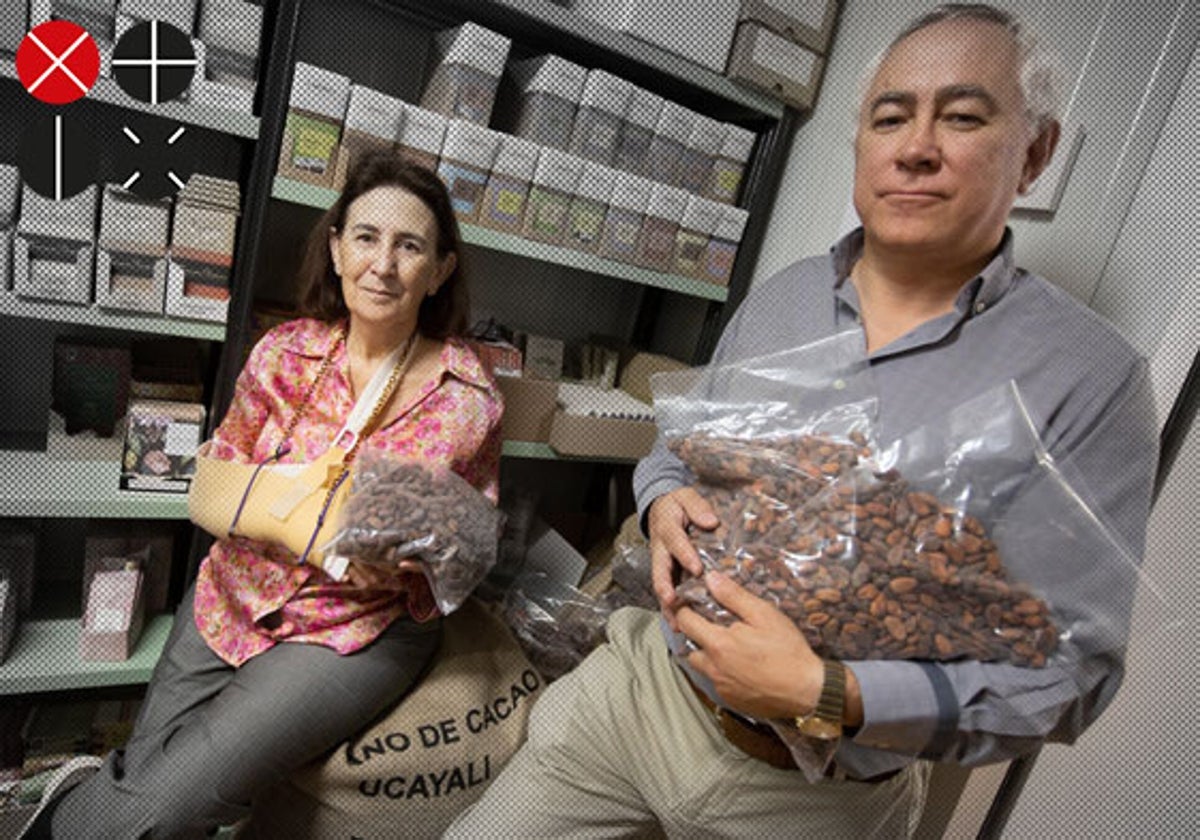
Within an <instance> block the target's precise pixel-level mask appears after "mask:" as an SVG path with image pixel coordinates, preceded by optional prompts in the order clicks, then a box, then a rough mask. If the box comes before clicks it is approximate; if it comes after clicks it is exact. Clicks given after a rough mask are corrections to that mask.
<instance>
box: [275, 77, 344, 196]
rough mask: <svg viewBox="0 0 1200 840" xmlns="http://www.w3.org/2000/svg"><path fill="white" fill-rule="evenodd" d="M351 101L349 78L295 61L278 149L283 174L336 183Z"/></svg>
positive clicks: (312, 181)
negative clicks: (336, 163) (336, 161)
mask: <svg viewBox="0 0 1200 840" xmlns="http://www.w3.org/2000/svg"><path fill="white" fill-rule="evenodd" d="M349 100H350V79H349V78H347V77H346V76H343V75H341V74H340V73H334V72H332V71H330V70H323V69H321V68H320V67H314V66H313V65H311V64H305V63H304V62H302V61H297V62H296V68H295V70H294V72H293V73H292V93H291V96H290V97H289V99H288V112H287V120H286V122H285V123H284V127H283V145H282V146H281V148H280V150H279V174H280V175H283V176H285V177H288V178H295V179H296V180H299V181H305V182H307V183H310V184H315V185H317V186H318V187H332V186H333V170H334V156H335V154H336V152H337V147H338V141H339V140H340V139H341V136H342V121H343V119H344V118H345V116H346V105H347V104H348V103H349Z"/></svg>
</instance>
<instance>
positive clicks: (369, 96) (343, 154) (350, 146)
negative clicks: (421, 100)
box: [333, 85, 404, 190]
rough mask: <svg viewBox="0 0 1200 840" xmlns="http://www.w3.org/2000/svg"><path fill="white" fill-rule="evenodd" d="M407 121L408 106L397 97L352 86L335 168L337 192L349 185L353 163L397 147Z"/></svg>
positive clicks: (335, 187)
mask: <svg viewBox="0 0 1200 840" xmlns="http://www.w3.org/2000/svg"><path fill="white" fill-rule="evenodd" d="M403 119H404V104H403V103H402V102H401V101H400V100H399V99H397V98H396V97H394V96H388V95H387V94H386V93H380V92H379V91H377V90H372V89H371V88H368V87H363V86H362V85H351V86H350V100H349V104H348V105H347V106H346V120H345V124H344V126H343V128H342V142H341V144H340V145H339V146H338V151H337V163H336V165H335V166H334V174H333V188H334V189H335V190H340V189H341V188H342V187H343V186H344V185H345V183H346V173H347V172H348V171H349V169H350V164H351V162H352V161H353V160H354V158H355V157H357V156H358V155H359V154H361V153H362V152H364V151H367V150H369V149H391V148H393V147H394V146H395V145H396V138H397V137H398V136H399V134H400V124H401V121H402V120H403Z"/></svg>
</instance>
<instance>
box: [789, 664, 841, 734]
mask: <svg viewBox="0 0 1200 840" xmlns="http://www.w3.org/2000/svg"><path fill="white" fill-rule="evenodd" d="M824 662H825V681H824V682H823V683H822V684H821V696H820V698H818V700H817V707H816V708H815V709H813V710H812V713H811V714H807V715H801V716H800V717H798V718H796V728H797V729H798V730H800V734H801V735H805V736H807V737H809V738H816V739H818V740H821V741H832V740H834V739H836V738H839V737H841V734H842V711H843V709H844V708H845V705H846V666H845V665H843V664H842V663H841V662H839V661H838V660H836V659H826V660H824Z"/></svg>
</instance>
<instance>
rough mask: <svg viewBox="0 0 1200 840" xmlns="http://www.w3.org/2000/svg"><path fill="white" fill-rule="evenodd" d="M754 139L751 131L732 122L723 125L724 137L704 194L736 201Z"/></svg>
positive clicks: (724, 200) (725, 201)
mask: <svg viewBox="0 0 1200 840" xmlns="http://www.w3.org/2000/svg"><path fill="white" fill-rule="evenodd" d="M754 140H755V134H754V132H753V131H748V130H747V129H744V128H741V127H739V126H736V125H733V124H732V123H730V124H727V125H726V126H725V139H724V140H723V141H722V142H721V149H720V151H719V152H717V156H716V157H715V158H713V164H712V170H711V171H710V172H709V175H708V180H707V182H706V183H705V187H704V195H706V196H708V197H709V198H711V199H712V200H713V201H720V202H721V203H723V204H734V203H736V202H737V197H738V191H739V190H740V189H741V188H742V176H743V175H745V172H746V164H747V163H748V162H749V160H750V150H751V149H753V148H754Z"/></svg>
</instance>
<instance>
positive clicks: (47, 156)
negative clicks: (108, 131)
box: [17, 114, 97, 201]
mask: <svg viewBox="0 0 1200 840" xmlns="http://www.w3.org/2000/svg"><path fill="white" fill-rule="evenodd" d="M96 161H97V153H96V143H95V140H94V139H93V135H92V133H91V132H90V131H83V130H80V129H79V128H78V127H77V126H74V125H73V124H72V123H70V122H69V121H68V120H67V119H66V118H65V117H64V116H63V115H62V114H47V115H44V116H41V117H37V118H34V119H33V120H32V121H30V122H28V123H26V125H25V129H24V131H23V132H22V134H21V144H20V149H19V150H18V153H17V163H18V165H19V167H20V169H21V179H22V180H23V181H24V182H25V183H26V184H28V185H29V188H30V189H31V190H33V191H34V192H36V193H37V194H38V195H41V196H44V197H45V198H49V199H51V200H53V201H62V200H63V199H66V198H73V197H74V196H77V195H79V193H81V192H83V191H84V190H85V189H87V188H88V187H90V186H91V185H92V184H94V183H96Z"/></svg>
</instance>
